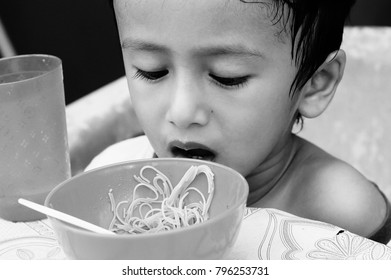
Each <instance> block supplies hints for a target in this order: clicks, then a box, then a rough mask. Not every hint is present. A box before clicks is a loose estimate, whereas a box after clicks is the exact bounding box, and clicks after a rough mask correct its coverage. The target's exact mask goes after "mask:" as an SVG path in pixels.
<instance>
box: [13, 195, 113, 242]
mask: <svg viewBox="0 0 391 280" xmlns="http://www.w3.org/2000/svg"><path fill="white" fill-rule="evenodd" d="M18 202H19V203H20V204H22V205H24V206H26V207H28V208H31V209H33V210H35V211H38V212H40V213H43V214H45V215H47V216H50V217H53V218H56V219H59V220H61V221H64V222H67V223H70V224H72V225H75V226H78V227H80V228H83V229H86V230H89V231H92V232H97V233H104V234H111V235H113V234H114V235H115V233H114V232H112V231H110V230H107V229H104V228H101V227H99V226H97V225H94V224H91V223H89V222H86V221H84V220H81V219H79V218H76V217H74V216H71V215H68V214H65V213H63V212H60V211H57V210H54V209H52V208H49V207H46V206H43V205H41V204H37V203H35V202H32V201H29V200H26V199H23V198H19V199H18Z"/></svg>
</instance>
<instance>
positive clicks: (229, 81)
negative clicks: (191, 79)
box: [134, 69, 249, 89]
mask: <svg viewBox="0 0 391 280" xmlns="http://www.w3.org/2000/svg"><path fill="white" fill-rule="evenodd" d="M168 73H169V71H168V70H160V71H144V70H141V69H137V71H136V74H134V78H136V79H142V80H145V81H147V82H150V83H153V82H156V81H158V80H159V79H161V78H163V77H164V76H166V75H167V74H168ZM209 77H210V78H211V81H212V82H213V83H215V84H216V85H218V86H220V87H222V88H226V89H233V88H239V87H242V86H244V85H245V84H246V83H247V82H248V79H249V76H243V77H234V78H226V77H219V76H216V75H214V74H209Z"/></svg>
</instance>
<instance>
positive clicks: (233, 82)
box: [209, 74, 249, 87]
mask: <svg viewBox="0 0 391 280" xmlns="http://www.w3.org/2000/svg"><path fill="white" fill-rule="evenodd" d="M209 77H211V78H212V81H213V82H215V83H217V84H218V85H219V86H223V87H239V86H243V85H245V83H246V82H247V81H248V79H249V76H242V77H232V78H231V77H229V78H227V77H219V76H216V75H214V74H209Z"/></svg>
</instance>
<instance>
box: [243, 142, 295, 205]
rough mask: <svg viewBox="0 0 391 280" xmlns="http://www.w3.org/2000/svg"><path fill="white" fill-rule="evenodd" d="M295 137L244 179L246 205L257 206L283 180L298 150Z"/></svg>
mask: <svg viewBox="0 0 391 280" xmlns="http://www.w3.org/2000/svg"><path fill="white" fill-rule="evenodd" d="M296 140H297V139H296V136H294V135H291V137H289V141H288V142H287V143H286V144H285V145H284V146H283V147H282V148H281V149H280V151H279V152H278V153H276V154H275V155H274V156H273V157H272V158H270V159H268V160H267V161H265V162H263V163H262V164H261V165H259V166H258V167H257V168H256V169H255V170H254V171H253V172H252V173H251V174H249V175H248V176H247V177H246V179H247V182H248V184H249V187H250V193H249V196H248V200H247V205H248V206H251V205H253V204H257V202H258V201H260V200H261V199H262V198H264V197H265V196H267V195H268V194H269V193H271V192H272V191H273V190H274V189H275V188H276V187H277V186H278V185H279V183H280V182H281V179H282V178H284V175H285V174H286V173H287V170H289V167H290V165H291V163H292V162H293V160H294V158H295V154H296V152H297V150H298V145H297V141H296Z"/></svg>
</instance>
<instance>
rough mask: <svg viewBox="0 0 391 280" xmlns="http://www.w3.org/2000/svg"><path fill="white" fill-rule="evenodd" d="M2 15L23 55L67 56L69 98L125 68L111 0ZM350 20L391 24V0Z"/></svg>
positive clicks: (38, 6) (371, 4)
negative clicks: (110, 3)
mask: <svg viewBox="0 0 391 280" xmlns="http://www.w3.org/2000/svg"><path fill="white" fill-rule="evenodd" d="M336 9H338V6H336ZM0 19H1V21H2V23H3V26H4V27H5V30H6V32H7V34H8V37H9V38H10V40H11V42H12V45H13V47H14V49H15V52H16V53H17V54H27V53H45V54H52V55H56V56H58V57H60V58H61V59H62V61H63V70H64V85H65V94H66V102H67V103H70V102H72V101H74V100H76V99H77V98H80V97H81V96H83V95H85V94H88V93H89V92H91V91H93V90H95V89H97V88H99V87H101V86H103V85H105V84H107V83H109V82H111V81H113V80H115V79H116V78H119V77H121V76H123V75H124V73H125V72H124V67H123V65H122V57H121V50H120V46H119V41H118V37H117V32H116V26H115V21H114V17H113V14H112V11H111V10H110V8H109V5H108V0H12V1H5V0H2V1H0ZM349 25H355V26H364V25H370V26H391V1H390V0H358V1H357V4H356V6H355V7H354V9H353V11H352V14H351V18H350V21H349Z"/></svg>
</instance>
